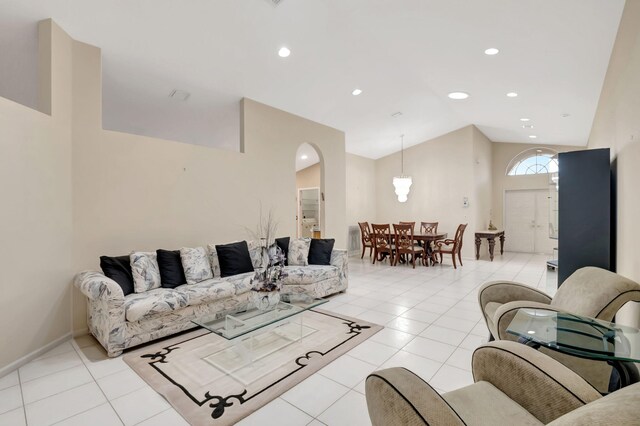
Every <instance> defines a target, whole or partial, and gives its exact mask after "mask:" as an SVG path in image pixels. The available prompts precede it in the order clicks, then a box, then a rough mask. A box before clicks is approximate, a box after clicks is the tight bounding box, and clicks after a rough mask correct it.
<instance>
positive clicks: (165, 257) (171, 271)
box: [156, 249, 187, 288]
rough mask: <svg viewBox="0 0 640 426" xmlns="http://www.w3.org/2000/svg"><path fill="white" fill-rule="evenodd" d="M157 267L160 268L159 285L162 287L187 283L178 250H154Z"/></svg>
mask: <svg viewBox="0 0 640 426" xmlns="http://www.w3.org/2000/svg"><path fill="white" fill-rule="evenodd" d="M156 254H157V255H158V268H159V269H160V285H161V286H162V287H163V288H176V287H178V286H179V285H183V284H186V283H187V278H186V277H185V276H184V268H183V267H182V259H180V250H162V249H158V250H156Z"/></svg>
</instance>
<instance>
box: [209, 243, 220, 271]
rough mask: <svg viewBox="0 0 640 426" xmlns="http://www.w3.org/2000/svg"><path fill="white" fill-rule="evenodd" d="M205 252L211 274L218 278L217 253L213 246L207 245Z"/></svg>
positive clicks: (218, 264) (218, 263) (218, 262)
mask: <svg viewBox="0 0 640 426" xmlns="http://www.w3.org/2000/svg"><path fill="white" fill-rule="evenodd" d="M207 251H208V253H209V263H210V264H211V271H212V272H213V276H214V277H219V276H220V261H219V260H218V252H217V251H216V245H215V244H209V245H208V246H207Z"/></svg>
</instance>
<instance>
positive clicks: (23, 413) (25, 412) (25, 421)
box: [16, 368, 29, 425]
mask: <svg viewBox="0 0 640 426" xmlns="http://www.w3.org/2000/svg"><path fill="white" fill-rule="evenodd" d="M16 372H17V373H18V386H20V398H21V399H22V415H23V416H24V424H25V425H28V424H29V422H28V420H27V404H25V403H24V393H23V392H22V379H21V378H20V369H19V368H18V369H17V370H16Z"/></svg>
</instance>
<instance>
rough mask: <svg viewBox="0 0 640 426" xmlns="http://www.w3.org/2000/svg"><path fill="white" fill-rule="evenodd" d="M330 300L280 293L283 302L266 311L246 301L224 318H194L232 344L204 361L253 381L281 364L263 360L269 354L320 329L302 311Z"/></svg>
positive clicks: (243, 379)
mask: <svg viewBox="0 0 640 426" xmlns="http://www.w3.org/2000/svg"><path fill="white" fill-rule="evenodd" d="M327 302H328V300H327V299H319V298H312V297H309V296H305V295H281V299H280V302H279V303H278V304H277V305H275V306H273V307H271V308H270V309H267V310H260V309H257V308H255V307H253V306H252V305H251V304H247V305H245V306H244V307H243V308H242V309H241V310H239V311H238V312H236V313H231V314H227V315H226V316H225V317H223V318H217V319H211V320H208V319H207V318H206V317H205V318H200V319H197V320H194V321H193V323H195V324H197V325H199V326H201V327H203V328H205V329H207V330H209V331H211V332H212V333H215V334H217V335H218V336H220V337H222V338H224V339H226V340H228V341H230V343H232V344H231V345H230V346H228V347H227V348H225V349H222V350H220V351H217V352H215V353H212V354H210V355H208V356H206V357H205V358H204V360H205V361H207V362H208V363H210V364H211V365H213V366H214V367H216V368H218V369H220V370H221V371H223V372H224V373H227V374H230V375H232V376H234V378H236V379H237V380H239V381H241V382H243V383H244V384H247V383H249V382H251V381H254V380H256V379H258V378H259V377H261V376H263V375H266V374H268V373H269V372H270V371H273V370H274V369H276V368H278V367H279V366H280V365H281V364H278V363H274V362H272V361H273V360H271V361H270V362H262V361H264V360H266V358H267V357H269V355H271V354H274V353H276V352H278V351H281V350H283V349H284V348H286V347H287V346H289V345H291V344H294V343H296V342H299V341H300V340H301V339H303V338H304V337H306V336H309V335H311V334H313V333H315V332H316V331H317V330H315V329H313V328H311V327H308V326H305V325H304V315H303V314H304V312H306V311H308V310H310V309H313V308H315V307H318V306H320V305H322V304H324V303H327ZM272 358H274V357H272ZM248 372H249V373H248ZM236 373H238V374H236Z"/></svg>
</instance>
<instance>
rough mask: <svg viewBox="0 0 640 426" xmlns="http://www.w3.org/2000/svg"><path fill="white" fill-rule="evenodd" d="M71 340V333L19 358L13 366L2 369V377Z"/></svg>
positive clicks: (0, 375)
mask: <svg viewBox="0 0 640 426" xmlns="http://www.w3.org/2000/svg"><path fill="white" fill-rule="evenodd" d="M69 339H71V333H67V334H65V335H64V336H62V337H59V338H57V339H56V340H54V341H53V342H50V343H48V344H46V345H44V346H43V347H41V348H39V349H36V350H35V351H33V352H31V353H28V354H27V355H25V356H23V357H22V358H18V359H17V360H15V361H13V362H12V363H11V364H9V365H6V366H4V367H2V368H0V377H4V376H6V375H7V374H9V373H11V372H13V371H14V370H17V369H18V368H20V367H22V366H23V365H25V364H27V363H29V362H31V361H33V360H34V359H36V358H38V357H39V356H41V355H43V354H45V353H46V352H48V351H50V350H51V349H53V348H55V347H56V346H58V345H59V344H60V343H64V342H66V341H67V340H69Z"/></svg>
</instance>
